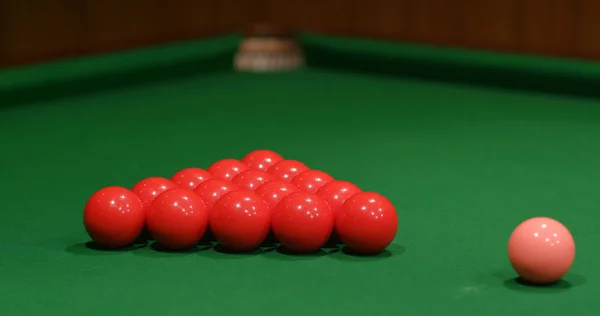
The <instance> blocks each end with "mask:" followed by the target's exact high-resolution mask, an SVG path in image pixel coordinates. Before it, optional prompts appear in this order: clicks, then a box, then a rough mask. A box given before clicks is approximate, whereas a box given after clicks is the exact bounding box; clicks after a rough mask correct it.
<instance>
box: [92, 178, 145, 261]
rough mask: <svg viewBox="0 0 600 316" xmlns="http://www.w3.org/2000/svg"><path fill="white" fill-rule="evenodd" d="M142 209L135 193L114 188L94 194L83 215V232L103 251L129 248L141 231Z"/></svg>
mask: <svg viewBox="0 0 600 316" xmlns="http://www.w3.org/2000/svg"><path fill="white" fill-rule="evenodd" d="M144 219H145V215H144V207H143V206H142V201H140V199H139V198H138V196H137V195H135V193H133V192H131V191H130V190H128V189H126V188H122V187H118V186H111V187H106V188H103V189H100V190H98V191H97V192H95V193H94V194H93V195H92V196H91V197H90V198H89V200H88V201H87V203H86V205H85V208H84V211H83V224H84V226H85V229H86V231H87V233H88V235H89V236H90V238H92V240H93V241H94V242H95V243H96V244H98V246H100V247H102V248H107V249H115V248H123V247H125V246H128V245H130V244H132V243H133V242H134V241H135V239H136V238H137V237H138V236H139V235H140V233H141V232H142V229H143V228H144Z"/></svg>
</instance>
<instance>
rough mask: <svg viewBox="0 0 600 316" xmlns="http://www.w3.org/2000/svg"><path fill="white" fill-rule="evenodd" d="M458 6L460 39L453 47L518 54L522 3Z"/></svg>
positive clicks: (472, 0) (469, 0)
mask: <svg viewBox="0 0 600 316" xmlns="http://www.w3.org/2000/svg"><path fill="white" fill-rule="evenodd" d="M461 2H462V3H461V5H460V6H458V7H459V11H458V12H457V15H458V16H459V20H460V22H459V25H460V33H461V34H462V35H459V38H460V40H459V41H457V43H456V44H458V45H461V44H462V45H464V46H469V47H480V48H484V49H490V50H508V51H516V50H518V48H519V44H520V41H519V39H520V33H521V27H522V19H521V11H520V9H521V8H520V5H521V4H522V3H523V0H501V1H499V0H463V1H461Z"/></svg>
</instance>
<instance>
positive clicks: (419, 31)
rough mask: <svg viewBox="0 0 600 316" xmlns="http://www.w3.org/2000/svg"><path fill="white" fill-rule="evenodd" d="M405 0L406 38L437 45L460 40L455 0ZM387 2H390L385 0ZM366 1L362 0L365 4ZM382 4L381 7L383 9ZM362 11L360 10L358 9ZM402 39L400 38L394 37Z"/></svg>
mask: <svg viewBox="0 0 600 316" xmlns="http://www.w3.org/2000/svg"><path fill="white" fill-rule="evenodd" d="M402 1H405V2H406V7H407V10H408V12H407V15H406V19H407V21H406V22H407V24H406V25H407V30H408V34H407V35H405V36H406V39H407V40H411V41H417V42H426V43H432V44H437V45H455V44H458V43H460V42H461V41H462V36H463V34H462V33H461V30H462V28H461V22H462V21H461V11H462V10H463V8H462V7H461V6H460V5H459V4H458V3H457V1H447V0H421V1H417V0H414V1H409V0H402ZM387 2H391V1H390V0H387ZM365 3H366V2H363V5H365ZM386 7H387V5H384V6H383V7H382V9H385V8H386ZM359 11H362V10H359ZM396 39H402V38H396Z"/></svg>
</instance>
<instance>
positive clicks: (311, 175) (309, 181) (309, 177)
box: [290, 170, 334, 193]
mask: <svg viewBox="0 0 600 316" xmlns="http://www.w3.org/2000/svg"><path fill="white" fill-rule="evenodd" d="M333 180H334V179H333V177H332V176H330V175H328V174H327V173H325V172H323V171H321V170H306V171H304V172H302V173H300V174H298V175H297V176H295V177H294V178H293V179H292V181H290V182H291V183H292V184H293V185H295V186H297V187H298V188H300V190H302V191H306V192H311V193H316V192H317V191H318V190H319V189H320V188H321V187H322V186H324V185H325V184H327V183H329V182H331V181H333Z"/></svg>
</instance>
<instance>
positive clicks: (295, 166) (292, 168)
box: [267, 160, 309, 181]
mask: <svg viewBox="0 0 600 316" xmlns="http://www.w3.org/2000/svg"><path fill="white" fill-rule="evenodd" d="M307 170H309V168H308V167H307V166H306V165H305V164H303V163H301V162H300V161H297V160H282V161H280V162H278V163H276V164H274V165H273V166H272V167H271V168H269V169H268V170H267V173H270V174H272V175H274V176H275V177H276V178H279V179H282V180H285V181H291V180H292V178H294V177H295V176H297V175H298V174H300V173H302V172H304V171H307Z"/></svg>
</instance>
